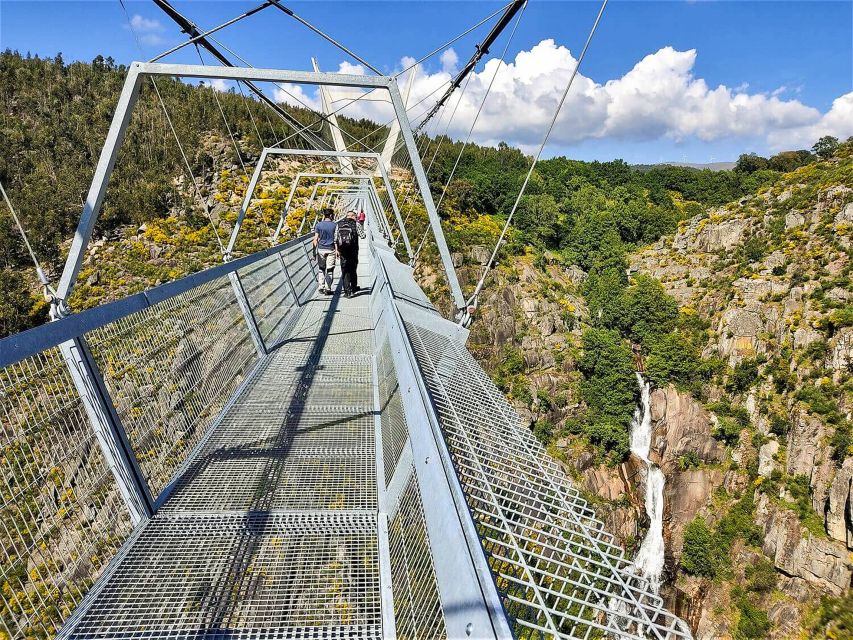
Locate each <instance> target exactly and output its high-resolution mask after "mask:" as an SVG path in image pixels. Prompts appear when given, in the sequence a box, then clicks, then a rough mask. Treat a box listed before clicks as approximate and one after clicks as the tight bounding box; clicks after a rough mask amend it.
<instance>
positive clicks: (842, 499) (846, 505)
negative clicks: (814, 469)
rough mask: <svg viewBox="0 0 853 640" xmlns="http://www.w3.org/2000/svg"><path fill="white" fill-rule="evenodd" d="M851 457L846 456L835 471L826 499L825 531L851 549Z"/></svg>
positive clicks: (852, 545) (852, 467) (852, 539)
mask: <svg viewBox="0 0 853 640" xmlns="http://www.w3.org/2000/svg"><path fill="white" fill-rule="evenodd" d="M851 487H853V458H847V459H846V460H845V461H844V464H843V465H841V468H840V469H838V470H837V471H836V472H835V477H834V478H833V480H832V484H831V485H830V486H829V491H828V496H827V500H826V515H825V522H826V533H827V534H828V535H829V536H830V537H831V538H834V539H835V540H838V541H840V542H843V543H844V544H846V545H847V548H848V549H853V504H851V495H850V493H851Z"/></svg>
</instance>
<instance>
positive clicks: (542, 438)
mask: <svg viewBox="0 0 853 640" xmlns="http://www.w3.org/2000/svg"><path fill="white" fill-rule="evenodd" d="M533 435H535V436H536V437H537V438H538V439H539V442H541V443H542V444H549V443H550V442H551V441H552V440H553V439H554V423H553V422H551V421H550V420H548V419H547V418H539V420H537V421H536V422H535V423H534V424H533Z"/></svg>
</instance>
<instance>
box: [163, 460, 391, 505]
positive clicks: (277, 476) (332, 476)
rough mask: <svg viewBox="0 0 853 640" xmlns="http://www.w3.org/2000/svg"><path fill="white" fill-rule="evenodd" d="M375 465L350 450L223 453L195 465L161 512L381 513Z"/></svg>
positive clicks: (179, 483)
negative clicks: (318, 511)
mask: <svg viewBox="0 0 853 640" xmlns="http://www.w3.org/2000/svg"><path fill="white" fill-rule="evenodd" d="M375 466H376V465H375V462H374V460H373V458H372V457H368V456H366V455H352V454H351V453H350V452H349V451H346V450H335V449H320V448H315V449H303V450H300V451H292V452H287V453H284V454H278V453H273V452H268V451H264V450H253V449H249V450H242V449H239V448H235V449H231V448H226V449H218V450H215V451H211V452H209V453H206V454H204V455H202V456H201V457H200V458H199V459H198V460H197V461H196V462H195V463H194V464H193V465H191V466H190V468H189V469H188V470H187V472H186V473H185V474H184V475H183V476H181V478H180V480H179V481H178V483H177V485H176V487H175V489H174V491H173V492H172V494H171V495H170V496H169V500H168V501H167V502H166V504H165V505H164V506H163V508H162V511H163V512H164V513H168V512H172V511H284V510H295V509H306V510H317V509H376V470H375Z"/></svg>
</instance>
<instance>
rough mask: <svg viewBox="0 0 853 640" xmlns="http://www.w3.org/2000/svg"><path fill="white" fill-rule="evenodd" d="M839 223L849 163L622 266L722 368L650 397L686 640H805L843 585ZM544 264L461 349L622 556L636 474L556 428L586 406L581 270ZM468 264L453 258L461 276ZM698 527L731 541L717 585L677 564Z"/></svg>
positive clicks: (845, 334)
mask: <svg viewBox="0 0 853 640" xmlns="http://www.w3.org/2000/svg"><path fill="white" fill-rule="evenodd" d="M851 230H853V159H851V157H850V156H849V154H848V155H847V156H845V157H841V158H836V159H835V160H833V161H831V162H828V163H820V164H818V165H809V166H806V167H803V168H801V169H799V170H797V171H796V172H794V173H792V174H787V175H786V176H785V177H784V179H783V180H782V181H781V182H780V183H778V184H777V185H775V186H773V187H772V188H769V189H766V190H764V191H762V192H760V193H758V194H755V195H754V196H751V197H747V198H744V199H742V200H741V201H739V202H737V203H731V204H730V205H727V206H725V207H721V208H718V209H714V210H710V211H708V212H706V213H705V214H702V215H700V216H696V217H694V218H692V219H690V220H686V221H684V222H682V223H681V224H680V225H679V228H678V230H677V232H676V233H675V234H674V235H673V236H670V237H666V238H663V239H662V240H661V241H659V242H658V243H656V244H655V245H653V246H651V247H648V248H646V249H644V250H642V251H639V252H637V253H635V254H634V255H633V256H631V265H630V271H631V273H633V274H639V273H642V274H648V275H651V276H653V277H655V278H657V279H658V280H660V281H661V283H662V284H663V285H664V287H665V289H666V291H667V293H669V294H670V295H671V296H673V297H674V298H675V299H676V300H677V302H678V305H679V306H680V307H681V309H682V310H683V311H685V312H688V313H690V314H695V315H696V316H698V317H700V318H702V319H703V320H704V321H705V322H706V323H707V324H708V326H709V329H708V330H707V332H706V338H707V339H706V342H705V344H704V346H703V349H702V355H703V357H704V358H705V359H708V360H711V361H716V362H718V363H719V364H718V371H719V373H718V374H717V375H716V376H715V377H714V379H713V380H712V381H710V382H709V383H706V384H705V385H704V386H703V388H702V391H701V393H697V391H696V389H693V391H692V393H693V394H696V395H693V394H691V393H688V392H687V391H685V390H679V389H677V388H675V387H674V386H671V385H670V386H667V387H665V388H658V389H654V390H653V393H652V395H651V412H652V423H653V432H652V443H651V452H650V455H649V457H650V459H651V461H652V462H653V463H655V464H657V465H659V466H660V468H661V469H662V470H663V472H664V474H665V476H666V485H665V494H664V502H665V508H664V537H665V541H666V549H667V551H666V563H667V570H666V575H667V576H668V577H669V581H668V584H666V585H665V586H664V588H663V592H662V593H663V595H664V596H665V597H666V598H667V599H668V600H669V602H670V604H671V606H673V607H674V608H675V609H676V610H677V611H678V612H679V613H680V614H681V615H682V616H683V617H684V618H685V619H686V620H688V621H689V623H690V625H691V627H692V628H693V630H694V633H695V634H696V637H697V638H731V637H752V636H744V633H745V631H744V629H747V628H749V624H752V623H753V622H755V620H758V622H757V623H756V624H757V625H758V626H757V627H756V628H761V629H765V627H764V626H762V625H764V624H765V623H766V630H765V631H763V632H762V634H763V635H761V636H757V637H771V638H780V639H781V638H802V637H813V636H814V635H815V634H822V631H820V630H817V631H816V630H815V629H817V627H815V625H816V624H818V623H817V622H816V620H817V619H818V611H819V610H820V611H823V609H821V607H823V606H826V605H825V603H824V604H821V602H822V601H821V598H822V597H823V596H826V595H831V596H839V597H841V596H843V597H847V596H848V594H849V592H850V585H851V580H853V563H851V558H852V557H853V556H851V554H850V550H853V495H851V492H853V457H851V455H853V435H851V432H853V426H851V422H850V421H851V411H853V382H851V376H853V308H851V302H853V279H851V270H853V269H852V267H851ZM545 258H546V260H545V263H546V264H544V265H543V264H541V263H539V264H534V260H533V258H532V256H526V257H521V258H519V259H517V260H515V261H514V262H513V264H512V265H511V266H504V267H501V268H500V269H499V270H498V273H497V277H496V278H495V281H493V282H492V284H491V285H490V289H487V291H488V294H487V297H486V298H485V299H484V300H482V301H481V309H482V312H483V316H482V318H481V319H480V320H479V321H478V322H477V323H475V324H474V327H473V333H472V335H471V339H470V341H469V344H470V345H471V347H472V350H473V351H474V352H475V354H476V355H477V356H478V358H479V359H480V361H481V362H482V363H483V364H484V366H485V367H486V368H487V370H489V371H490V372H491V373H492V374H493V375H494V376H495V378H496V380H497V381H498V384H499V385H501V386H502V387H503V388H504V390H505V391H506V392H507V393H508V395H509V397H511V398H512V399H513V400H514V402H515V404H516V406H517V408H518V409H519V413H520V414H521V415H522V417H523V418H524V419H525V420H526V421H528V422H529V424H530V425H531V428H533V429H534V430H536V429H544V428H545V427H548V426H555V427H556V428H555V429H554V430H553V431H554V432H555V433H558V434H559V437H557V438H556V440H554V441H552V444H551V452H552V453H553V454H554V455H556V456H557V457H559V458H560V459H561V460H562V461H563V463H564V464H565V466H566V468H567V469H568V470H569V472H570V473H571V474H572V475H573V477H574V478H575V480H576V482H577V485H578V486H579V488H581V489H582V490H583V491H585V492H586V494H587V495H588V497H589V498H590V500H591V501H592V502H593V503H594V504H595V505H596V508H597V510H598V512H599V514H600V515H601V517H602V518H603V519H605V521H606V523H607V525H608V527H609V529H610V531H611V532H613V533H614V534H615V535H616V536H617V537H618V538H619V539H620V540H621V541H622V542H623V543H624V544H625V545H626V547H628V548H629V549H634V548H636V545H637V544H638V543H639V541H640V540H641V539H642V536H643V534H644V531H645V528H646V527H647V525H648V523H647V522H646V520H647V518H646V515H645V508H644V504H643V495H644V482H645V478H644V476H645V467H644V464H642V462H641V461H639V460H637V459H635V458H634V457H629V458H628V459H627V460H626V461H625V462H624V463H622V464H619V465H617V466H608V465H607V464H604V463H602V461H601V460H600V458H598V457H597V456H596V455H595V454H594V453H593V452H592V451H590V450H589V449H588V448H587V447H585V446H584V445H583V443H582V442H581V441H580V440H579V439H578V438H575V437H573V436H571V435H566V434H565V432H564V431H561V430H560V428H559V427H560V425H564V424H567V421H568V422H570V421H571V420H572V418H573V416H575V415H577V414H578V413H579V411H581V410H582V409H583V407H582V403H581V400H580V396H579V393H578V382H579V380H580V379H581V375H580V373H579V372H578V371H577V367H576V361H577V358H578V356H579V350H580V334H581V328H580V327H581V324H582V323H585V322H586V321H587V320H588V318H587V315H586V313H587V312H586V308H585V306H584V302H583V296H582V295H581V294H580V291H581V285H582V282H583V279H584V274H583V273H582V272H580V271H579V270H578V269H577V268H576V267H565V266H558V264H557V262H556V261H554V263H551V262H550V261H549V260H548V259H547V258H548V256H547V254H546V256H545ZM472 262H473V263H476V257H475V256H473V254H472V255H471V256H459V257H458V263H459V266H460V267H461V273H462V274H463V280H464V279H465V278H466V275H465V274H466V265H471V264H472ZM475 271H476V272H477V273H476V275H479V269H476V270H475ZM468 277H469V279H471V280H473V277H471V276H468ZM513 354H515V355H517V356H518V358H520V360H519V363H518V366H517V368H513V367H512V366H508V365H507V362H508V361H510V360H512V359H513V358H512V356H513ZM640 364H641V363H640ZM697 396H699V397H697ZM543 425H545V427H543ZM550 433H551V432H550V431H547V430H546V431H545V432H544V433H542V434H541V435H543V437H544V438H546V439H547V438H548V436H549V434H550ZM697 520H701V521H702V523H704V526H705V527H706V528H707V530H708V531H709V532H710V535H711V536H712V537H713V540H715V541H716V540H725V541H726V542H725V544H726V558H725V562H723V564H722V565H721V566H720V567H718V568H717V570H716V575H715V577H714V578H713V579H711V578H709V577H707V576H705V575H702V574H696V575H691V574H689V573H687V572H686V571H685V570H684V569H683V566H684V554H685V553H686V552H690V553H693V551H692V550H686V549H685V530H686V529H687V527H688V525H691V523H693V522H695V521H697ZM691 526H693V525H691ZM733 527H734V530H733V531H732V530H731V529H732V528H733ZM715 544H716V543H715ZM723 565H724V566H723ZM756 567H758V568H756ZM761 571H764V573H761ZM848 599H849V598H848ZM839 602H847V600H840V601H839ZM839 606H840V605H839ZM845 606H846V605H845ZM756 612H759V613H756ZM765 613H766V619H764V618H762V616H763V615H764V614H765ZM833 628H834V627H833Z"/></svg>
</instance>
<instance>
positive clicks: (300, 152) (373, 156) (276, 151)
mask: <svg viewBox="0 0 853 640" xmlns="http://www.w3.org/2000/svg"><path fill="white" fill-rule="evenodd" d="M271 155H293V156H318V157H321V158H335V157H344V158H364V159H367V160H373V161H374V162H375V163H376V167H377V170H378V171H380V175H381V176H382V180H383V183H384V185H385V189H386V191H387V192H388V196H389V199H390V200H391V206H392V208H393V209H394V215H395V216H396V218H397V223H398V224H399V225H400V228H401V229H402V233H403V237H404V241H405V243H406V250H407V252H408V255H409V257H410V258H411V256H412V252H411V245H410V244H409V242H408V240H409V237H408V234H406V232H405V225H404V224H403V220H402V218H401V216H400V210H399V207H398V206H397V199H396V197H395V196H394V190H393V188H392V187H391V180H390V179H389V177H388V174H387V172H385V171H384V168H382V167H381V163H382V161H381V158H380V156H379V154H378V153H367V152H359V151H323V150H316V151H315V150H312V149H282V148H279V147H267V148H265V149H264V150H263V151H261V155H260V157H259V158H258V162H257V164H256V165H255V170H254V171H253V172H252V177H251V179H250V180H249V184H248V185H247V187H246V195H245V196H244V197H243V204H242V205H241V206H240V213H239V214H237V221H236V222H235V223H234V229H232V231H231V237H230V238H229V240H228V246H227V247H226V249H225V259H226V260H228V259H230V258H231V255H232V253H233V250H234V246H235V244H236V243H237V234H239V233H240V228H241V227H242V225H243V220H244V219H245V217H246V212H247V211H248V210H249V206H250V205H251V202H252V196H253V195H254V193H255V189H257V186H258V181H259V180H260V178H261V173H262V172H263V167H264V165H265V163H266V161H267V158H268V157H269V156H271ZM324 176H328V177H334V178H340V179H345V180H352V179H353V178H360V177H362V176H359V175H356V174H347V173H310V172H300V173H298V174H297V175H296V177H295V178H294V180H293V182H292V183H291V185H290V193H289V194H288V196H287V202H286V204H285V206H284V213H283V215H282V217H281V218H280V219H279V223H278V225H277V228H276V232H275V234H274V235H273V242H276V241H277V240H278V237H279V235H281V231H282V229H283V227H284V224H283V222H282V220H283V219H285V218H286V217H287V212H288V211H290V205H291V202H292V200H293V195H294V194H295V192H296V186H298V180H299V179H301V178H302V177H314V178H316V177H324ZM363 177H367V176H363ZM300 228H302V225H300Z"/></svg>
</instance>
